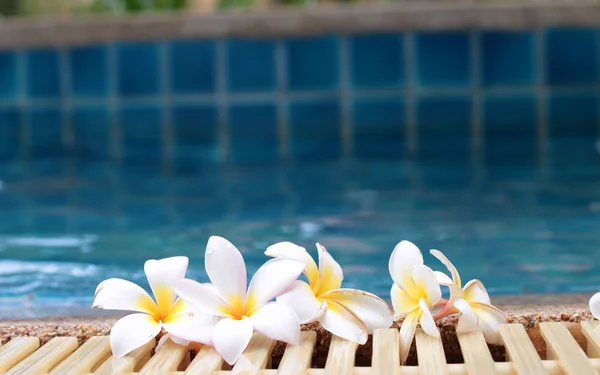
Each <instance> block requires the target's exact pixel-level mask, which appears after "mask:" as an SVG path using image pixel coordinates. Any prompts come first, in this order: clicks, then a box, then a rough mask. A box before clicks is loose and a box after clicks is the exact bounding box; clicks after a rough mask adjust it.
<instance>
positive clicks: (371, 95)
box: [0, 85, 598, 108]
mask: <svg viewBox="0 0 600 375" xmlns="http://www.w3.org/2000/svg"><path fill="white" fill-rule="evenodd" d="M537 89H538V88H537V87H536V85H532V86H526V87H516V88H509V87H506V88H489V89H484V90H480V94H481V96H482V97H484V96H491V95H506V96H509V95H523V94H531V93H535V92H536V90H537ZM551 91H552V92H553V93H560V94H569V93H581V92H587V93H596V92H597V91H598V85H585V86H574V87H563V88H552V89H551ZM471 94H472V93H471V91H470V90H468V89H460V88H450V89H448V88H436V89H423V90H419V92H418V93H414V94H413V95H410V96H409V94H408V93H407V90H406V89H405V88H401V89H392V88H390V89H382V90H379V89H378V90H368V89H367V90H353V91H352V93H351V95H352V97H354V98H360V99H377V98H392V97H393V98H398V97H403V98H405V100H410V99H412V100H414V99H415V98H428V97H444V98H454V97H464V96H466V95H471ZM338 95H339V91H335V90H334V91H331V90H327V91H301V92H293V93H287V94H284V95H282V96H284V97H285V98H288V99H289V98H291V99H293V100H306V99H334V98H336V97H337V96H338ZM227 99H228V102H229V103H236V104H253V103H264V102H266V101H273V102H277V100H278V99H280V95H279V94H277V93H274V94H270V93H264V92H263V93H240V94H227ZM218 100H219V99H218V96H217V95H211V94H181V95H171V97H170V102H171V104H173V103H176V104H215V103H217V102H218ZM107 101H109V99H101V98H72V99H71V101H70V102H71V105H72V106H75V107H77V106H105V105H107ZM115 102H116V101H115ZM118 103H121V105H125V106H127V105H132V106H139V105H160V104H161V103H162V96H161V95H150V96H138V97H128V98H118ZM15 105H20V104H19V102H18V101H15V100H6V101H0V108H7V107H8V108H13V107H14V106H15ZM28 105H29V107H28V108H53V107H60V106H61V100H60V99H33V100H29V101H28Z"/></svg>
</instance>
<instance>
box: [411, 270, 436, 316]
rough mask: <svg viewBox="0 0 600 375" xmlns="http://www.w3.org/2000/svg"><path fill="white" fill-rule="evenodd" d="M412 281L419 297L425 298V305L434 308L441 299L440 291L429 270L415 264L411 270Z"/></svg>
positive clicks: (433, 275)
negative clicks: (424, 296)
mask: <svg viewBox="0 0 600 375" xmlns="http://www.w3.org/2000/svg"><path fill="white" fill-rule="evenodd" d="M413 280H414V283H415V288H416V289H417V290H418V291H419V294H418V295H419V296H423V295H426V296H427V304H428V305H429V306H434V305H435V304H436V303H438V302H439V301H440V299H442V290H441V289H440V284H439V283H438V281H437V279H436V277H435V274H434V273H433V271H432V270H431V268H429V267H427V266H424V265H422V264H417V265H416V266H415V267H414V269H413Z"/></svg>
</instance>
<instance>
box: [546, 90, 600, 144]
mask: <svg viewBox="0 0 600 375" xmlns="http://www.w3.org/2000/svg"><path fill="white" fill-rule="evenodd" d="M598 102H599V98H598V95H596V94H593V93H590V94H585V93H583V94H552V95H550V96H549V98H548V109H549V115H548V123H549V127H550V129H549V137H550V139H551V140H558V139H565V138H571V139H573V138H590V139H591V140H592V139H595V138H596V137H597V135H598Z"/></svg>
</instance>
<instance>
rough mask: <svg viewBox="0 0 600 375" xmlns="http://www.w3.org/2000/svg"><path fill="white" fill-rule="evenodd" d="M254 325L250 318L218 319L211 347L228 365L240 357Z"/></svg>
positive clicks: (250, 336)
mask: <svg viewBox="0 0 600 375" xmlns="http://www.w3.org/2000/svg"><path fill="white" fill-rule="evenodd" d="M252 332H254V327H253V326H252V321H251V320H250V319H242V320H233V319H229V318H225V319H222V320H220V321H219V322H218V323H217V325H216V326H215V330H214V331H213V338H212V339H213V345H214V346H213V347H214V348H215V350H216V351H217V352H218V353H219V354H220V355H221V357H222V358H223V359H224V360H225V362H227V363H228V364H230V365H233V364H234V363H235V362H237V360H238V359H239V358H240V356H241V355H242V353H243V352H244V349H246V347H247V346H248V343H249V342H250V339H251V338H252Z"/></svg>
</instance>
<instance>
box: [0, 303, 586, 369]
mask: <svg viewBox="0 0 600 375" xmlns="http://www.w3.org/2000/svg"><path fill="white" fill-rule="evenodd" d="M591 296H592V294H591V293H589V294H554V295H517V296H496V297H492V303H493V304H494V305H495V306H497V307H499V308H500V309H501V310H502V311H503V312H504V313H505V314H506V316H507V318H508V321H509V323H518V324H522V325H523V326H524V327H525V329H526V331H527V333H528V335H529V337H530V339H531V340H532V342H533V343H534V346H535V347H536V349H537V350H538V352H539V353H540V356H541V357H542V358H544V356H545V342H544V340H543V338H542V337H541V335H540V330H539V323H541V322H566V323H567V324H570V326H569V327H570V328H569V329H570V331H571V333H572V334H573V336H574V337H575V339H576V340H577V341H578V342H579V343H580V345H582V346H584V345H585V343H586V341H585V337H583V335H582V334H581V332H580V329H579V323H581V322H582V321H588V320H592V319H593V317H592V315H591V313H590V311H589V307H588V301H589V298H590V297H591ZM123 315H124V314H118V313H117V314H112V313H109V315H106V314H105V313H104V312H103V313H101V316H98V315H96V316H94V315H89V316H82V317H56V318H44V319H25V320H3V321H0V340H1V341H2V342H3V343H5V342H7V341H9V340H10V339H11V338H13V337H18V336H36V337H39V338H40V342H41V344H44V343H46V342H48V341H49V340H51V339H52V338H54V337H57V336H75V337H77V338H78V340H79V342H80V344H81V343H83V342H85V341H86V340H87V339H88V338H89V337H91V336H104V335H108V334H109V333H110V329H111V327H112V325H113V324H114V322H116V320H118V319H119V318H120V317H121V316H123ZM456 321H457V316H456V315H455V316H450V317H448V318H445V319H442V320H440V321H439V322H438V326H439V327H440V331H441V334H442V341H443V343H444V351H445V353H446V357H447V361H448V363H461V362H462V354H461V350H460V345H459V343H458V339H457V337H456V332H455V325H456ZM395 326H397V325H395ZM302 329H303V330H314V331H317V345H316V347H315V352H314V356H313V357H314V358H313V364H314V366H317V367H319V366H322V365H324V361H325V359H326V357H327V351H328V348H329V342H330V340H331V335H330V334H329V333H327V332H325V331H324V330H322V329H320V328H318V327H317V326H316V325H313V324H309V325H304V326H303V328H302ZM284 350H285V345H284V344H281V343H278V345H277V346H276V347H275V350H274V351H273V357H274V358H275V359H277V358H278V356H279V357H280V356H281V355H283V351H284ZM490 351H491V353H492V356H493V358H494V360H496V361H504V360H505V351H504V347H502V346H494V345H490ZM371 353H372V347H371V339H369V342H367V344H366V345H363V346H360V347H359V349H358V351H357V364H360V363H361V360H364V361H365V362H364V365H367V364H368V361H370V358H371ZM321 361H322V362H323V363H321ZM416 361H417V358H416V349H415V347H414V344H413V348H412V349H411V355H410V356H409V361H408V364H409V365H411V364H413V365H414V364H416Z"/></svg>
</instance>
